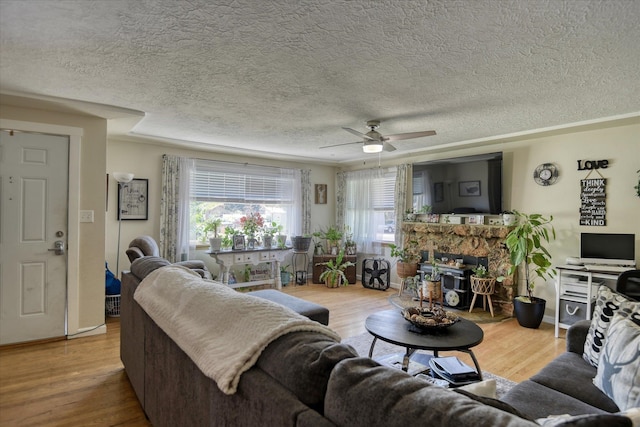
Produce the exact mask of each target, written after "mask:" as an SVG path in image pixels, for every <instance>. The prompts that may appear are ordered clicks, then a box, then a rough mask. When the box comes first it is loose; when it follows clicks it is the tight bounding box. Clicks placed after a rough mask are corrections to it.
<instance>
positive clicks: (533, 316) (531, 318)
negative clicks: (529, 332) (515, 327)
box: [513, 297, 547, 329]
mask: <svg viewBox="0 0 640 427" xmlns="http://www.w3.org/2000/svg"><path fill="white" fill-rule="evenodd" d="M546 305H547V301H546V300H543V299H542V298H536V297H533V298H532V299H531V302H530V303H529V302H523V301H520V300H519V299H518V298H517V297H516V298H514V299H513V312H514V313H515V315H516V319H518V323H519V324H520V326H522V327H524V328H530V329H538V328H539V327H540V323H542V318H543V317H544V309H545V307H546Z"/></svg>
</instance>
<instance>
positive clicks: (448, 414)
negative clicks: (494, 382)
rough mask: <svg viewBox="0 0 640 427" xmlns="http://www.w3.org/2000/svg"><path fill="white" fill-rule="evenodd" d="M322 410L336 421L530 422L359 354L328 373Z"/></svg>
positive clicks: (462, 425) (360, 423)
mask: <svg viewBox="0 0 640 427" xmlns="http://www.w3.org/2000/svg"><path fill="white" fill-rule="evenodd" d="M324 415H325V417H327V418H328V419H329V420H330V421H332V422H334V423H335V424H337V425H338V426H350V427H357V426H367V427H369V426H372V425H380V426H408V425H414V424H416V423H418V424H419V425H428V426H453V425H455V426H460V427H465V426H474V427H482V426H496V425H500V426H535V425H536V424H535V423H534V422H533V421H529V420H525V419H523V418H520V417H517V416H515V415H513V414H510V413H507V412H504V411H502V410H500V409H496V408H494V407H491V406H487V405H483V404H482V403H479V402H477V401H475V400H473V399H470V398H468V397H466V396H463V395H461V394H459V393H454V392H453V391H451V390H448V389H445V388H442V387H438V386H435V385H431V384H429V383H427V382H426V381H423V380H420V379H418V378H414V377H412V376H410V375H408V374H407V373H406V372H403V371H401V370H399V369H394V368H390V367H388V366H380V365H379V364H378V363H377V362H375V361H373V360H371V359H369V358H364V357H359V358H353V359H347V360H343V361H342V362H340V363H338V364H337V365H336V367H335V368H334V370H333V372H332V373H331V377H330V378H329V385H328V388H327V395H326V397H325V406H324Z"/></svg>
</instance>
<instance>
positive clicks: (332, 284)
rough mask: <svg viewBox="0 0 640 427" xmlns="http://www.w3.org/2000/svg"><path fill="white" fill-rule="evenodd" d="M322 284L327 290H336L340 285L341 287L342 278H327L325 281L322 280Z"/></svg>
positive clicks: (338, 276) (337, 276)
mask: <svg viewBox="0 0 640 427" xmlns="http://www.w3.org/2000/svg"><path fill="white" fill-rule="evenodd" d="M324 284H325V285H326V286H327V288H338V287H340V285H342V276H340V275H336V276H334V277H331V276H329V277H327V278H326V279H324Z"/></svg>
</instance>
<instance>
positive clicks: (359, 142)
mask: <svg viewBox="0 0 640 427" xmlns="http://www.w3.org/2000/svg"><path fill="white" fill-rule="evenodd" d="M351 144H362V141H356V142H343V143H342V144H333V145H323V146H322V147H318V148H331V147H340V146H342V145H351Z"/></svg>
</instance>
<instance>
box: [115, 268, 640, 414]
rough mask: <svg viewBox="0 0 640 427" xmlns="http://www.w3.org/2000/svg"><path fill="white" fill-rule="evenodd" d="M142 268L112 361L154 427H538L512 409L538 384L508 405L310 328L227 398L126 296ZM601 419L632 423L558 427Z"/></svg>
mask: <svg viewBox="0 0 640 427" xmlns="http://www.w3.org/2000/svg"><path fill="white" fill-rule="evenodd" d="M150 265H151V264H150V263H147V265H145V267H144V268H139V266H138V265H136V264H135V263H133V264H132V272H125V273H124V274H123V281H122V300H121V317H120V319H121V359H122V362H123V364H124V366H125V370H126V373H127V375H128V377H129V379H130V381H131V384H132V385H133V388H134V390H135V392H136V395H137V397H138V399H139V401H140V403H141V405H142V408H143V410H144V411H145V413H146V415H147V417H148V418H149V420H150V421H151V423H152V424H153V425H154V426H257V425H264V426H320V427H321V426H336V425H337V426H373V425H384V426H393V425H398V426H406V425H408V424H414V423H416V422H417V423H418V424H419V425H429V426H432V425H433V426H448V425H456V426H463V427H464V426H483V425H486V426H495V425H501V426H536V425H537V424H536V423H535V422H534V421H532V419H531V418H530V417H527V416H526V415H523V414H522V413H519V412H518V410H517V409H513V408H512V407H511V406H513V407H516V408H518V409H520V410H521V411H524V412H525V413H526V412H527V411H528V409H529V407H528V406H527V404H526V402H532V401H536V400H537V399H539V398H541V397H540V396H538V395H537V393H542V391H541V390H535V389H526V388H525V389H521V390H522V391H523V393H520V392H519V391H517V390H516V393H515V394H513V395H511V394H510V396H511V397H510V398H509V399H507V400H508V401H509V403H511V406H509V405H507V404H504V403H502V402H500V401H496V400H493V399H485V398H479V397H475V396H473V395H471V394H468V393H467V394H465V393H464V392H458V393H456V392H453V391H451V390H447V389H442V388H440V387H437V386H433V385H430V384H428V383H426V382H424V381H422V380H420V379H418V378H414V377H410V376H409V375H407V374H406V373H404V372H402V371H399V370H397V369H393V368H389V367H384V366H380V365H379V364H377V363H376V362H374V361H372V360H371V359H369V358H364V357H358V355H357V354H356V352H355V350H353V348H351V347H350V346H348V345H344V344H340V343H338V342H336V341H334V340H333V339H331V338H329V337H327V336H326V335H322V334H320V333H314V332H294V333H290V334H287V335H284V336H282V337H280V338H278V339H277V340H275V341H273V342H272V343H271V344H269V345H268V347H267V348H266V349H265V350H264V351H263V353H262V354H261V356H260V358H259V359H258V361H257V363H256V364H255V365H254V366H253V367H252V368H251V369H249V370H248V371H247V372H245V373H244V374H242V376H241V379H240V383H239V386H238V391H237V392H236V393H235V394H232V395H226V394H224V393H222V392H221V391H220V389H219V388H218V387H217V385H216V383H215V382H214V381H213V380H211V379H209V378H207V377H206V376H204V375H203V374H202V372H201V371H200V370H199V369H198V368H197V367H196V365H195V364H194V363H193V362H192V361H191V359H190V358H189V357H188V356H187V355H186V354H185V353H184V352H183V351H182V350H181V349H180V348H179V347H178V346H177V344H175V342H174V341H173V340H172V339H171V338H169V337H168V336H167V335H166V334H165V333H164V332H163V331H162V330H161V329H160V328H159V327H158V326H157V325H156V324H155V323H154V321H153V320H152V319H151V318H150V317H149V316H148V315H147V313H146V312H145V311H144V310H143V309H142V308H141V307H140V306H139V305H138V303H137V302H136V301H135V300H134V298H133V295H134V292H135V290H136V287H137V286H138V284H139V283H140V281H141V280H142V279H143V278H144V275H145V274H146V273H148V272H149V271H151V270H153V268H149V267H150ZM136 274H138V275H136ZM291 298H293V297H291ZM289 302H291V301H289ZM298 302H300V300H299V301H298ZM282 303H284V304H287V301H286V299H285V300H283V302H282ZM302 307H305V305H304V304H302ZM312 311H313V310H312ZM311 315H313V313H312V314H311ZM322 316H324V314H322ZM322 316H321V318H323V317H322ZM327 316H328V313H327ZM327 320H328V317H327ZM529 390H531V392H530V391H529ZM530 393H534V394H530ZM544 393H546V390H545V391H544ZM538 401H539V402H543V401H542V400H538ZM523 402H525V403H523ZM542 405H543V406H544V405H546V403H544V404H542ZM594 407H596V406H594ZM610 409H612V411H611V412H615V410H616V408H610ZM595 412H606V410H604V409H603V410H601V411H595ZM548 413H549V412H547V414H548ZM551 413H553V412H551ZM536 416H537V415H536ZM603 417H604V418H603ZM605 422H606V423H607V424H604V425H611V426H617V425H620V426H627V425H628V426H631V423H630V420H629V419H628V418H624V417H614V416H612V415H606V414H605V415H603V416H601V418H600V419H599V420H595V424H591V423H584V422H582V423H580V424H566V425H580V426H589V425H603V424H602V423H605Z"/></svg>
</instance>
